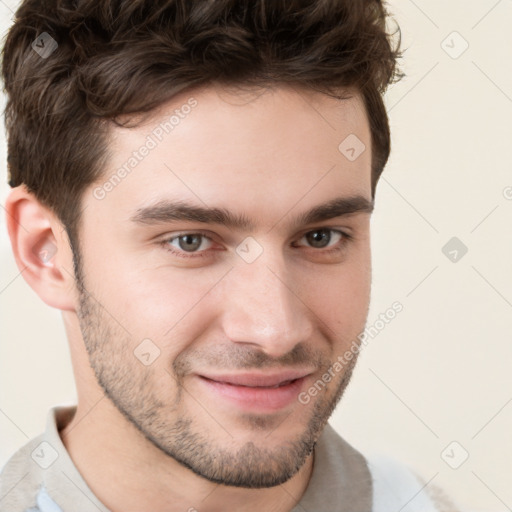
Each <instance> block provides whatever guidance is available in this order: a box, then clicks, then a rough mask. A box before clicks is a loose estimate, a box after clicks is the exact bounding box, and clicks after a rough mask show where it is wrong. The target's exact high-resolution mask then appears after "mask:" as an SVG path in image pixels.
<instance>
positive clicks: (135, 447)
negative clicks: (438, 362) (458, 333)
mask: <svg viewBox="0 0 512 512" xmlns="http://www.w3.org/2000/svg"><path fill="white" fill-rule="evenodd" d="M386 15H387V14H386V11H385V9H384V7H383V5H382V3H381V2H380V1H376V0H375V1H372V0H365V1H363V0H361V1H357V2H354V1H347V0H338V1H334V0H326V1H315V2H306V1H298V0H297V1H290V0H286V1H285V0H281V1H275V2H264V1H263V0H259V1H255V0H253V1H249V0H246V1H235V0H201V1H197V2H190V1H186V0H174V1H171V0H162V1H160V2H150V1H148V0H130V1H127V0H109V1H107V0H105V1H103V2H96V1H93V0H81V1H77V2H65V1H64V2H63V1H57V0H51V1H48V2H44V3H42V2H38V1H36V0H26V1H24V2H22V4H21V6H20V8H19V10H18V11H17V14H16V20H15V23H14V25H13V27H12V28H11V29H10V31H9V34H8V37H7V40H6V43H5V47H4V52H3V68H2V71H3V77H4V82H5V87H6V92H7V95H8V104H7V109H6V126H7V130H8V151H9V157H8V159H9V160H8V161H9V171H10V184H11V186H12V187H13V190H12V192H11V194H10V196H9V198H8V201H7V204H6V210H7V212H8V215H7V219H8V229H9V235H10V238H11V242H12V247H13V252H14V256H15V258H16V261H17V264H18V266H19V267H20V269H24V271H23V276H24V278H25V279H26V280H27V282H28V283H29V285H30V286H31V287H32V288H33V289H34V290H35V291H36V293H37V294H38V295H39V296H40V297H41V299H42V300H44V301H45V302H46V303H47V304H49V305H50V306H52V307H55V308H58V309H60V310H61V311H62V315H63V319H64V323H65V327H66V332H67V335H68V338H69V343H70V349H71V356H72V363H73V368H74V372H75V377H76V384H77V392H78V404H77V406H76V407H54V408H53V409H52V410H51V411H50V412H49V415H48V420H47V429H46V432H45V433H44V434H42V435H41V436H39V437H37V438H35V439H33V440H32V441H30V442H29V443H28V444H27V445H25V446H24V447H22V448H21V449H20V450H18V452H16V453H15V454H14V455H13V457H12V458H11V459H10V460H9V462H8V463H7V464H6V466H5V467H4V469H3V471H2V475H1V486H0V487H1V493H0V499H1V501H0V509H1V510H2V511H10V512H11V511H12V512H14V511H41V512H49V511H96V510H100V511H109V510H110V511H114V512H120V511H123V512H131V511H152V512H171V511H187V510H188V511H195V510H198V511H201V512H203V511H206V512H208V511H212V512H213V511H221V510H237V511H247V512H249V511H254V510H265V511H267V510H268V511H276V512H277V511H293V512H298V511H310V512H313V511H325V512H327V511H329V512H333V511H346V512H348V511H350V512H357V511H370V510H374V511H377V510H378V511H387V512H390V511H394V510H397V511H398V510H404V511H413V510H418V511H419V510H421V511H427V510H429V511H430V510H431V511H434V510H454V509H453V508H449V507H450V505H447V502H446V501H444V500H443V499H441V498H440V497H437V498H436V497H435V496H434V494H435V493H436V492H437V491H434V490H432V488H431V487H430V486H425V485H424V483H423V482H421V481H420V480H419V479H418V478H417V477H416V476H415V475H414V474H413V473H412V472H410V471H409V470H408V469H407V468H405V467H402V466H400V465H399V464H397V463H394V462H392V461H384V462H383V461H380V460H367V459H365V458H364V457H363V456H362V454H360V453H359V452H358V451H357V450H356V449H355V448H353V447H352V446H350V445H349V444H348V443H347V442H345V441H344V440H343V439H342V438H341V437H340V436H339V435H338V434H337V433H336V432H335V431H334V430H333V429H332V427H330V426H329V425H328V424H327V421H328V419H329V417H330V415H331V413H332V411H333V410H334V408H335V406H336V404H337V403H338V401H339V400H340V398H341V396H342V394H343V392H344V390H345V389H346V387H347V385H348V383H349V380H350V376H351V374H352V371H353V368H354V366H355V364H356V360H357V356H358V353H359V349H360V345H361V339H362V338H361V336H360V333H361V332H363V331H364V327H365V322H366V318H367V313H368V306H369V299H370V284H371V267H370V232H369V226H370V215H371V212H372V209H373V204H374V198H375V191H376V184H377V181H378V178H379V176H380V174H381V172H382V170H383V168H384V165H385V163H386V161H387V158H388V155H389V150H390V144H389V126H388V120H387V116H386V110H385V108H384V105H383V102H382V93H383V92H384V91H385V89H386V87H387V85H388V84H389V83H391V82H392V81H393V80H394V79H397V78H398V77H399V73H398V72H397V70H396V59H397V57H398V56H399V52H398V49H397V48H394V47H393V46H392V44H391V40H390V37H389V35H388V34H387V33H386V32H385V28H384V27H385V19H386Z"/></svg>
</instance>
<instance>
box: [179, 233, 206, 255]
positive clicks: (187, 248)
mask: <svg viewBox="0 0 512 512" xmlns="http://www.w3.org/2000/svg"><path fill="white" fill-rule="evenodd" d="M191 239H192V240H194V239H195V240H196V243H195V244H194V243H193V242H191ZM179 240H180V248H181V249H183V250H185V251H190V252H193V251H194V250H196V249H198V248H199V247H200V246H201V237H200V235H183V236H181V237H180V238H179ZM183 240H185V243H186V244H190V243H192V247H191V246H190V245H189V246H185V247H184V246H183V244H182V241H183Z"/></svg>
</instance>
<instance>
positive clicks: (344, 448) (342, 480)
mask: <svg viewBox="0 0 512 512" xmlns="http://www.w3.org/2000/svg"><path fill="white" fill-rule="evenodd" d="M75 412H76V407H75V406H73V407H63V406H57V407H53V408H52V409H50V411H49V412H48V417H47V423H46V429H45V432H44V433H43V434H41V435H39V436H37V437H35V438H34V439H32V440H31V441H29V442H28V443H27V444H25V445H24V446H23V447H22V448H20V449H19V450H18V451H17V452H16V453H15V454H14V455H13V456H12V457H11V458H10V459H9V460H8V462H7V463H6V464H5V466H4V467H3V469H2V472H1V474H0V512H111V511H110V510H109V509H108V508H107V507H105V505H103V504H102V503H101V502H100V501H99V499H98V498H97V497H96V496H95V495H94V494H93V492H92V491H91V489H90V488H89V487H88V485H87V483H86V482H85V480H84V479H83V477H82V475H81V474H80V473H79V471H78V469H77V468H76V466H75V465H74V464H73V461H72V460H71V457H70V456H69V454H68V452H67V450H66V448H65V446H64V444H63V443H62V440H61V438H60V435H59V431H60V430H62V428H64V426H65V425H66V424H67V423H68V422H69V421H71V419H72V418H73V415H74V414H75ZM391 510H400V511H401V512H420V511H421V512H456V509H455V507H454V506H453V504H451V503H449V502H448V500H447V499H446V497H444V496H441V492H440V490H439V489H432V488H430V489H429V488H428V486H425V484H424V482H422V481H421V480H420V479H419V478H417V477H416V476H415V475H414V473H412V472H411V471H410V470H408V469H407V468H406V467H405V466H403V465H401V464H399V463H397V462H394V461H393V460H391V459H368V458H365V457H364V456H363V455H362V454H361V453H359V452H358V451H357V450H355V449H354V448H353V447H352V446H350V444H348V443H347V442H346V441H345V440H344V439H343V438H342V437H341V436H340V435H338V434H337V432H336V431H335V430H334V429H333V428H332V427H331V426H330V425H326V427H325V429H324V431H323V432H322V434H321V436H320V437H319V439H318V442H317V444H316V446H315V455H314V466H313V472H312V475H311V479H310V482H309V484H308V487H307V489H306V491H305V493H304V494H303V496H302V498H301V500H300V502H299V503H298V504H297V505H296V506H295V507H294V508H293V510H291V511H290V512H390V511H391Z"/></svg>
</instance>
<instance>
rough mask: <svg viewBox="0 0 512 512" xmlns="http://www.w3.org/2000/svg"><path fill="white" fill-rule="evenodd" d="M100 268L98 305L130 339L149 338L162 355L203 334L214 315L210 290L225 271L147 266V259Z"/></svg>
mask: <svg viewBox="0 0 512 512" xmlns="http://www.w3.org/2000/svg"><path fill="white" fill-rule="evenodd" d="M114 261H115V260H114ZM98 270H99V272H98V273H97V275H96V277H95V280H97V281H96V282H97V283H98V285H97V287H96V289H97V290H98V296H99V297H101V302H102V305H103V306H104V307H105V308H106V309H107V310H108V312H109V313H110V314H111V315H112V316H113V317H114V318H115V319H116V320H117V321H118V322H119V323H121V324H122V325H123V327H124V328H125V329H126V330H127V331H128V332H129V333H130V335H131V337H132V338H133V339H134V340H137V339H140V340H143V339H146V338H149V339H151V340H152V341H154V342H155V343H156V345H157V346H158V347H160V348H161V349H162V350H165V351H166V353H169V351H170V352H179V351H180V350H182V349H183V346H184V345H186V344H187V343H189V342H190V340H194V339H195V338H196V337H198V336H199V335H200V334H201V333H203V332H205V329H206V326H207V325H208V324H209V323H210V322H211V321H212V315H213V309H212V305H211V303H210V302H209V300H208V291H209V290H210V289H212V288H213V287H214V286H215V283H217V282H218V281H219V279H221V277H222V275H223V274H224V273H225V270H223V269H221V268H219V269H215V270H212V269H210V270H209V271H208V272H207V271H205V272H202V271H200V270H199V269H188V270H189V271H187V269H179V268H175V267H171V266H168V267H158V266H156V267H155V266H153V267H151V268H150V267H149V262H148V261H147V260H146V261H145V262H144V261H139V262H132V263H129V264H127V263H126V261H125V262H119V264H116V265H114V264H112V263H110V264H109V268H108V269H105V267H103V269H101V270H100V269H98ZM107 276H108V277H107ZM91 278H92V276H91Z"/></svg>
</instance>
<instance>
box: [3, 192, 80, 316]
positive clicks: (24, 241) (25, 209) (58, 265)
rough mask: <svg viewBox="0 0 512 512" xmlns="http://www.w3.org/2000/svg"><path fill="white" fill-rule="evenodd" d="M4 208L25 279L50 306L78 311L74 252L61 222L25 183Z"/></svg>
mask: <svg viewBox="0 0 512 512" xmlns="http://www.w3.org/2000/svg"><path fill="white" fill-rule="evenodd" d="M5 209H6V219H7V229H8V232H9V238H10V240H11V246H12V250H13V254H14V258H15V259H16V264H17V266H18V268H19V270H20V272H21V273H22V276H23V277H24V278H25V281H26V282H27V283H28V284H29V285H30V287H31V288H32V289H33V290H34V291H35V292H36V293H37V294H38V295H39V297H40V298H41V299H42V300H43V301H44V302H45V303H46V304H48V305H49V306H52V307H54V308H57V309H61V310H67V311H75V305H76V292H75V290H76V288H75V283H74V276H73V256H72V252H71V248H70V246H69V240H68V237H67V234H66V231H65V230H64V227H63V225H62V223H61V222H60V221H59V219H58V218H57V216H56V215H55V214H54V213H53V212H52V211H51V210H50V209H48V208H47V207H46V206H44V205H43V204H42V203H40V202H39V200H38V199H37V198H36V197H35V196H34V195H33V194H32V193H31V192H29V191H28V190H27V188H26V187H25V186H23V185H21V186H19V187H16V188H14V189H13V190H12V191H11V193H10V194H9V196H8V198H7V201H6V205H5Z"/></svg>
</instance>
